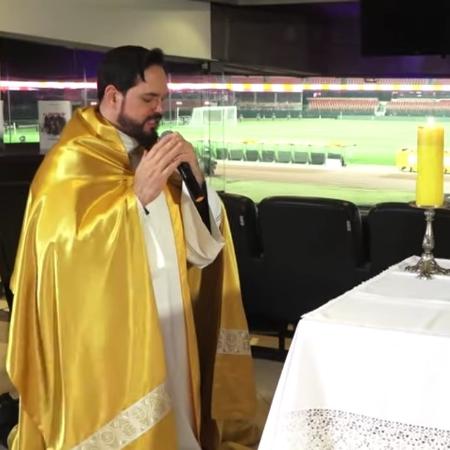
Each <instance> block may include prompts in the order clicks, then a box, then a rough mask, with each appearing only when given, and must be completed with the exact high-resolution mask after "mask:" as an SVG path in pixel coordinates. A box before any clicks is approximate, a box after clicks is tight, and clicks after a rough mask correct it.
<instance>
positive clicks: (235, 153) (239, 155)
mask: <svg viewBox="0 0 450 450" xmlns="http://www.w3.org/2000/svg"><path fill="white" fill-rule="evenodd" d="M228 159H230V160H231V161H242V160H243V159H244V150H230V151H229V153H228Z"/></svg>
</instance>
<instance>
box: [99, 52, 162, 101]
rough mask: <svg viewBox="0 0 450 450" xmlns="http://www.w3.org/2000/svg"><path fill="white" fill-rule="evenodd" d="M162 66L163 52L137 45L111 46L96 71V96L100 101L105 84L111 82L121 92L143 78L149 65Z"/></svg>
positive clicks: (103, 93)
mask: <svg viewBox="0 0 450 450" xmlns="http://www.w3.org/2000/svg"><path fill="white" fill-rule="evenodd" d="M155 65H156V66H161V67H164V53H163V51H162V50H161V49H159V48H153V49H151V50H149V49H147V48H144V47H139V46H137V45H124V46H122V47H117V48H113V49H112V50H110V51H109V52H107V53H106V54H105V57H104V58H103V61H102V62H101V64H100V67H99V69H98V72H97V97H98V100H99V101H102V99H103V96H104V95H105V89H106V86H108V85H110V84H112V85H113V86H115V87H116V89H117V90H118V91H120V92H122V93H124V94H125V93H126V92H127V91H128V89H130V88H131V87H133V86H134V85H135V84H136V83H137V82H138V81H139V79H140V80H144V71H145V70H146V69H147V68H149V67H150V66H155Z"/></svg>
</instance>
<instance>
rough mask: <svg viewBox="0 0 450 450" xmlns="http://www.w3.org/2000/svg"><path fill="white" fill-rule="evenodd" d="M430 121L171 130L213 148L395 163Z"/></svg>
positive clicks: (448, 125)
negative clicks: (340, 156) (271, 151)
mask: <svg viewBox="0 0 450 450" xmlns="http://www.w3.org/2000/svg"><path fill="white" fill-rule="evenodd" d="M444 120H445V121H444V122H442V121H439V122H440V123H442V125H443V126H444V128H445V136H446V148H447V146H448V144H449V139H450V120H449V119H447V118H446V119H444ZM425 123H426V118H410V119H405V118H401V119H399V118H395V117H392V118H391V117H383V118H369V117H367V118H366V117H363V118H354V119H349V118H343V119H290V120H281V119H278V120H270V119H265V120H259V121H256V120H251V121H250V120H249V121H242V122H239V123H238V124H237V125H236V126H230V125H229V126H226V127H224V126H219V125H214V126H210V127H204V128H203V129H199V128H193V127H190V126H189V125H183V126H171V125H168V124H167V125H165V126H164V127H163V128H166V129H168V128H171V129H172V130H176V131H179V132H180V133H181V134H183V135H184V136H185V137H186V138H187V139H189V140H192V141H194V142H197V143H201V142H204V143H208V144H211V145H212V147H213V148H214V147H227V148H241V149H244V150H246V149H258V150H275V151H277V150H293V151H308V152H325V153H340V154H342V156H343V157H344V160H345V162H346V163H347V164H377V165H379V164H381V165H395V154H396V152H397V151H398V150H400V149H402V148H410V149H415V148H416V139H417V127H418V126H419V125H423V124H425Z"/></svg>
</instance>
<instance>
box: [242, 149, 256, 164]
mask: <svg viewBox="0 0 450 450" xmlns="http://www.w3.org/2000/svg"><path fill="white" fill-rule="evenodd" d="M245 159H246V161H259V151H258V150H254V149H253V150H252V149H248V150H246V151H245Z"/></svg>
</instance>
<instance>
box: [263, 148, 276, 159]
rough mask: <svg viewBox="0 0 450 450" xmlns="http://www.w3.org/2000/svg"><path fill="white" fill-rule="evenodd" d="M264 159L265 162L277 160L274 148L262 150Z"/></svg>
mask: <svg viewBox="0 0 450 450" xmlns="http://www.w3.org/2000/svg"><path fill="white" fill-rule="evenodd" d="M262 160H263V161H264V162H273V161H275V151H274V150H263V151H262Z"/></svg>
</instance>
